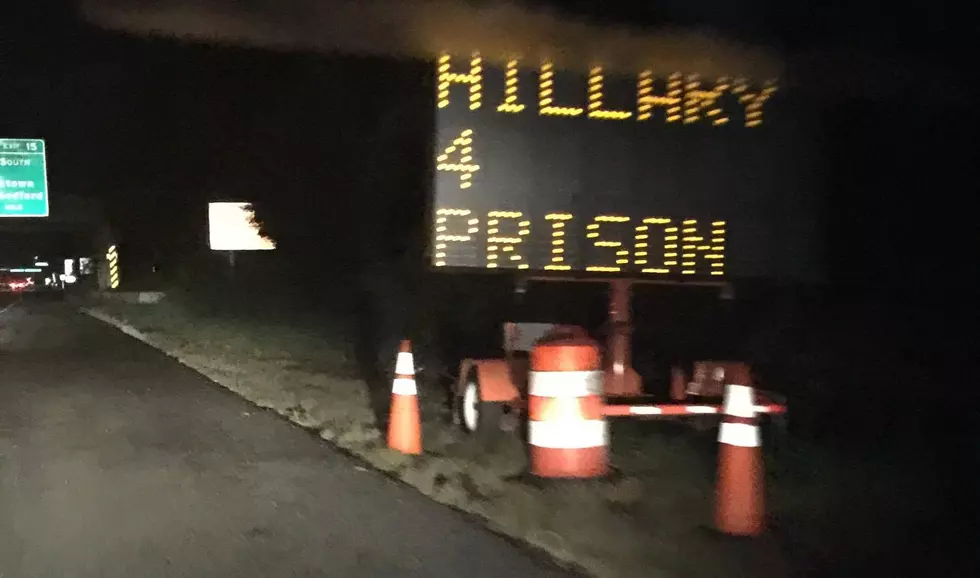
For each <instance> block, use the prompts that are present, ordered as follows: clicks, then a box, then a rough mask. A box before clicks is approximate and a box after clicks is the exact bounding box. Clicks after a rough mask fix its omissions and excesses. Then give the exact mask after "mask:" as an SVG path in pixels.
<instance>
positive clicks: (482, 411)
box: [456, 375, 504, 442]
mask: <svg viewBox="0 0 980 578" xmlns="http://www.w3.org/2000/svg"><path fill="white" fill-rule="evenodd" d="M456 407H457V408H458V412H459V423H460V424H461V425H462V426H463V430H464V431H466V433H468V434H470V435H473V436H475V437H476V438H477V439H478V440H480V441H481V442H491V441H494V440H496V439H498V438H499V437H500V436H501V434H502V430H501V429H500V421H501V419H502V418H503V417H504V404H502V403H495V402H492V401H483V400H482V399H480V384H479V382H478V381H477V378H476V375H472V376H470V378H469V379H468V380H467V382H466V386H465V387H464V388H463V394H462V395H461V396H459V398H458V399H457V400H456Z"/></svg>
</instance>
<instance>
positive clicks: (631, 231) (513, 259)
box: [433, 209, 726, 277]
mask: <svg viewBox="0 0 980 578" xmlns="http://www.w3.org/2000/svg"><path fill="white" fill-rule="evenodd" d="M435 233H436V234H435V244H434V252H433V257H434V260H433V261H434V264H435V265H436V266H437V267H445V266H447V265H448V266H456V267H486V268H489V269H497V268H509V269H530V270H545V271H588V272H594V273H642V274H647V275H672V274H681V275H699V276H701V275H710V276H715V277H717V276H722V275H724V274H725V238H726V223H725V221H710V220H709V221H699V220H697V219H673V218H669V217H646V218H631V217H626V216H621V215H598V216H595V217H592V218H584V219H583V218H577V217H576V216H575V215H571V214H569V213H548V214H546V215H543V216H542V217H541V218H539V219H534V218H532V217H531V216H529V215H525V214H524V213H522V212H519V211H489V212H488V213H487V214H486V215H477V214H476V213H474V212H473V211H471V210H469V209H438V210H437V211H436V227H435Z"/></svg>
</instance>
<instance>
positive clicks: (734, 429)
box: [718, 423, 762, 448]
mask: <svg viewBox="0 0 980 578" xmlns="http://www.w3.org/2000/svg"><path fill="white" fill-rule="evenodd" d="M718 443H722V444H727V445H730V446H737V447H740V448H757V447H760V446H761V445H762V441H761V440H760V439H759V426H755V425H750V424H747V423H722V424H721V427H720V428H718Z"/></svg>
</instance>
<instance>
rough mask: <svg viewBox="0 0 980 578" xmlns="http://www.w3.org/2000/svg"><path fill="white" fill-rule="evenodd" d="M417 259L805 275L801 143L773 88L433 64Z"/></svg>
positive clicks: (634, 273)
mask: <svg viewBox="0 0 980 578" xmlns="http://www.w3.org/2000/svg"><path fill="white" fill-rule="evenodd" d="M435 74H436V84H437V89H436V90H437V93H436V103H435V104H436V106H437V111H436V139H435V140H436V143H435V145H436V148H435V157H436V158H435V159H434V161H435V168H436V171H435V183H434V197H433V199H434V202H433V211H432V237H431V265H432V266H434V267H436V268H442V269H446V270H450V269H484V270H487V269H489V270H503V269H506V270H517V271H521V270H523V271H527V272H529V273H536V274H555V275H559V276H592V275H595V276H613V277H616V276H623V277H634V278H649V279H662V280H681V281H724V280H726V279H727V278H728V277H729V276H773V277H788V278H813V277H819V276H820V274H819V272H818V271H819V266H818V262H819V251H818V247H819V243H818V238H819V235H818V234H817V233H818V231H819V228H818V227H817V225H816V221H815V216H816V215H817V214H819V207H818V203H817V197H816V195H815V194H814V190H815V185H814V183H815V180H816V179H815V173H814V171H813V167H812V166H811V164H810V161H811V160H812V154H811V151H810V150H809V147H810V146H811V143H810V142H809V141H810V140H812V139H808V138H807V137H805V136H803V135H804V134H805V131H803V130H801V127H802V123H801V119H800V118H799V117H798V116H797V115H796V113H794V112H793V111H791V110H790V109H789V107H786V106H783V103H782V102H781V99H780V97H781V93H780V91H779V89H778V86H777V84H776V83H775V81H765V80H763V81H761V82H750V81H748V80H745V79H740V78H701V77H699V76H697V75H694V74H683V73H675V74H671V75H662V76H657V75H655V74H653V73H651V72H650V71H642V70H641V71H637V73H636V74H632V75H623V74H619V73H615V74H614V73H612V72H608V71H606V70H604V69H603V68H602V67H601V66H598V65H597V66H595V67H593V68H592V69H591V70H588V71H579V72H577V71H568V70H558V69H556V68H555V67H554V66H553V65H552V64H550V63H548V62H543V63H529V62H522V61H520V60H516V59H515V60H511V61H509V62H507V63H501V64H500V65H495V64H490V63H488V62H486V61H484V60H483V59H482V58H481V57H480V55H479V54H474V55H472V56H467V57H463V58H460V57H457V56H450V55H448V54H447V55H443V56H442V57H440V58H439V60H438V62H437V63H436V71H435Z"/></svg>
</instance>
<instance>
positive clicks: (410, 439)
mask: <svg viewBox="0 0 980 578" xmlns="http://www.w3.org/2000/svg"><path fill="white" fill-rule="evenodd" d="M418 393H419V392H418V387H416V384H415V360H414V359H413V357H412V344H411V342H409V341H408V340H405V341H402V344H401V348H400V349H399V351H398V357H397V358H396V360H395V379H394V381H393V383H392V385H391V410H390V413H389V416H388V447H389V448H391V449H393V450H395V451H398V452H401V453H403V454H413V455H418V454H421V453H422V421H421V418H420V415H419V397H418Z"/></svg>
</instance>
